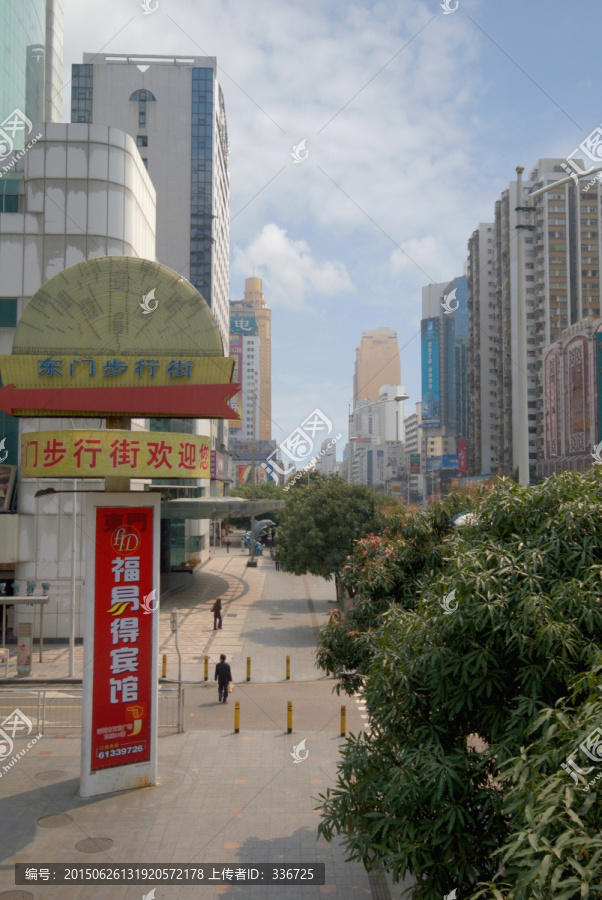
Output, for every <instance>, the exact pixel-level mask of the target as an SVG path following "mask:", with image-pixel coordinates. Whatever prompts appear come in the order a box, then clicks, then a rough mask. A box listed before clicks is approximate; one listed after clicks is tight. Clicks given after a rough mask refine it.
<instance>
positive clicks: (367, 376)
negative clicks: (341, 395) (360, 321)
mask: <svg viewBox="0 0 602 900" xmlns="http://www.w3.org/2000/svg"><path fill="white" fill-rule="evenodd" d="M400 381H401V364H400V361H399V345H398V343H397V332H396V331H394V330H393V329H392V328H376V329H374V330H373V331H364V332H363V334H362V339H361V342H360V346H359V347H357V348H356V351H355V371H354V375H353V408H354V409H355V407H356V406H357V405H358V403H360V402H361V401H364V400H378V399H379V398H380V389H381V386H382V385H383V384H395V385H397V384H399V382H400Z"/></svg>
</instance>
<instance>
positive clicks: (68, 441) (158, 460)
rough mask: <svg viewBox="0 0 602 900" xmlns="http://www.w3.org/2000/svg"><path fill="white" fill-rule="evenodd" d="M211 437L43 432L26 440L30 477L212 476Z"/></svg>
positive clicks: (25, 473) (24, 467)
mask: <svg viewBox="0 0 602 900" xmlns="http://www.w3.org/2000/svg"><path fill="white" fill-rule="evenodd" d="M210 473H211V453H210V446H209V438H208V437H204V436H198V435H188V434H174V433H167V432H157V431H148V432H146V431H145V432H142V431H134V432H132V431H113V430H102V431H100V430H99V431H87V430H86V431H79V430H76V431H38V432H32V433H31V434H24V435H23V436H22V438H21V476H22V477H25V478H40V477H42V478H44V477H45V478H73V477H75V478H106V477H107V476H112V475H116V476H128V477H130V478H158V477H161V478H209V477H210Z"/></svg>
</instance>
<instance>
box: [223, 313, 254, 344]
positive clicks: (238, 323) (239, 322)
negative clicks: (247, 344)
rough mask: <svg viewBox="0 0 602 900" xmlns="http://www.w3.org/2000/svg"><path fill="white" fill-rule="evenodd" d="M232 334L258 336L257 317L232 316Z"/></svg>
mask: <svg viewBox="0 0 602 900" xmlns="http://www.w3.org/2000/svg"><path fill="white" fill-rule="evenodd" d="M230 334H231V335H234V334H257V319H256V318H255V316H245V315H238V316H230ZM230 340H232V338H230Z"/></svg>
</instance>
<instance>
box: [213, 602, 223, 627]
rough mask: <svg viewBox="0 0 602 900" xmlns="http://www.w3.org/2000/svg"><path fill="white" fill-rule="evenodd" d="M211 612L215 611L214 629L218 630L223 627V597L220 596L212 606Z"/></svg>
mask: <svg viewBox="0 0 602 900" xmlns="http://www.w3.org/2000/svg"><path fill="white" fill-rule="evenodd" d="M211 612H212V613H213V630H214V631H216V630H217V629H218V628H221V627H222V600H221V597H218V598H217V600H216V601H215V603H214V604H213V606H212V607H211ZM218 622H219V625H218Z"/></svg>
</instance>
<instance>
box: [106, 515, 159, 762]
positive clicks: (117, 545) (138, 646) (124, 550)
mask: <svg viewBox="0 0 602 900" xmlns="http://www.w3.org/2000/svg"><path fill="white" fill-rule="evenodd" d="M94 579H95V581H94V674H93V688H92V698H93V699H92V751H91V766H90V768H91V769H92V771H94V770H97V769H108V768H112V767H113V766H126V765H130V764H131V763H138V762H146V761H147V760H149V759H150V753H151V741H150V735H151V727H150V726H151V696H152V679H153V677H154V673H153V671H152V659H153V657H152V651H153V610H154V607H156V606H157V603H156V602H155V601H154V594H153V510H152V508H151V507H146V506H144V507H131V506H130V507H108V506H106V507H99V508H97V509H96V565H95V575H94Z"/></svg>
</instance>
